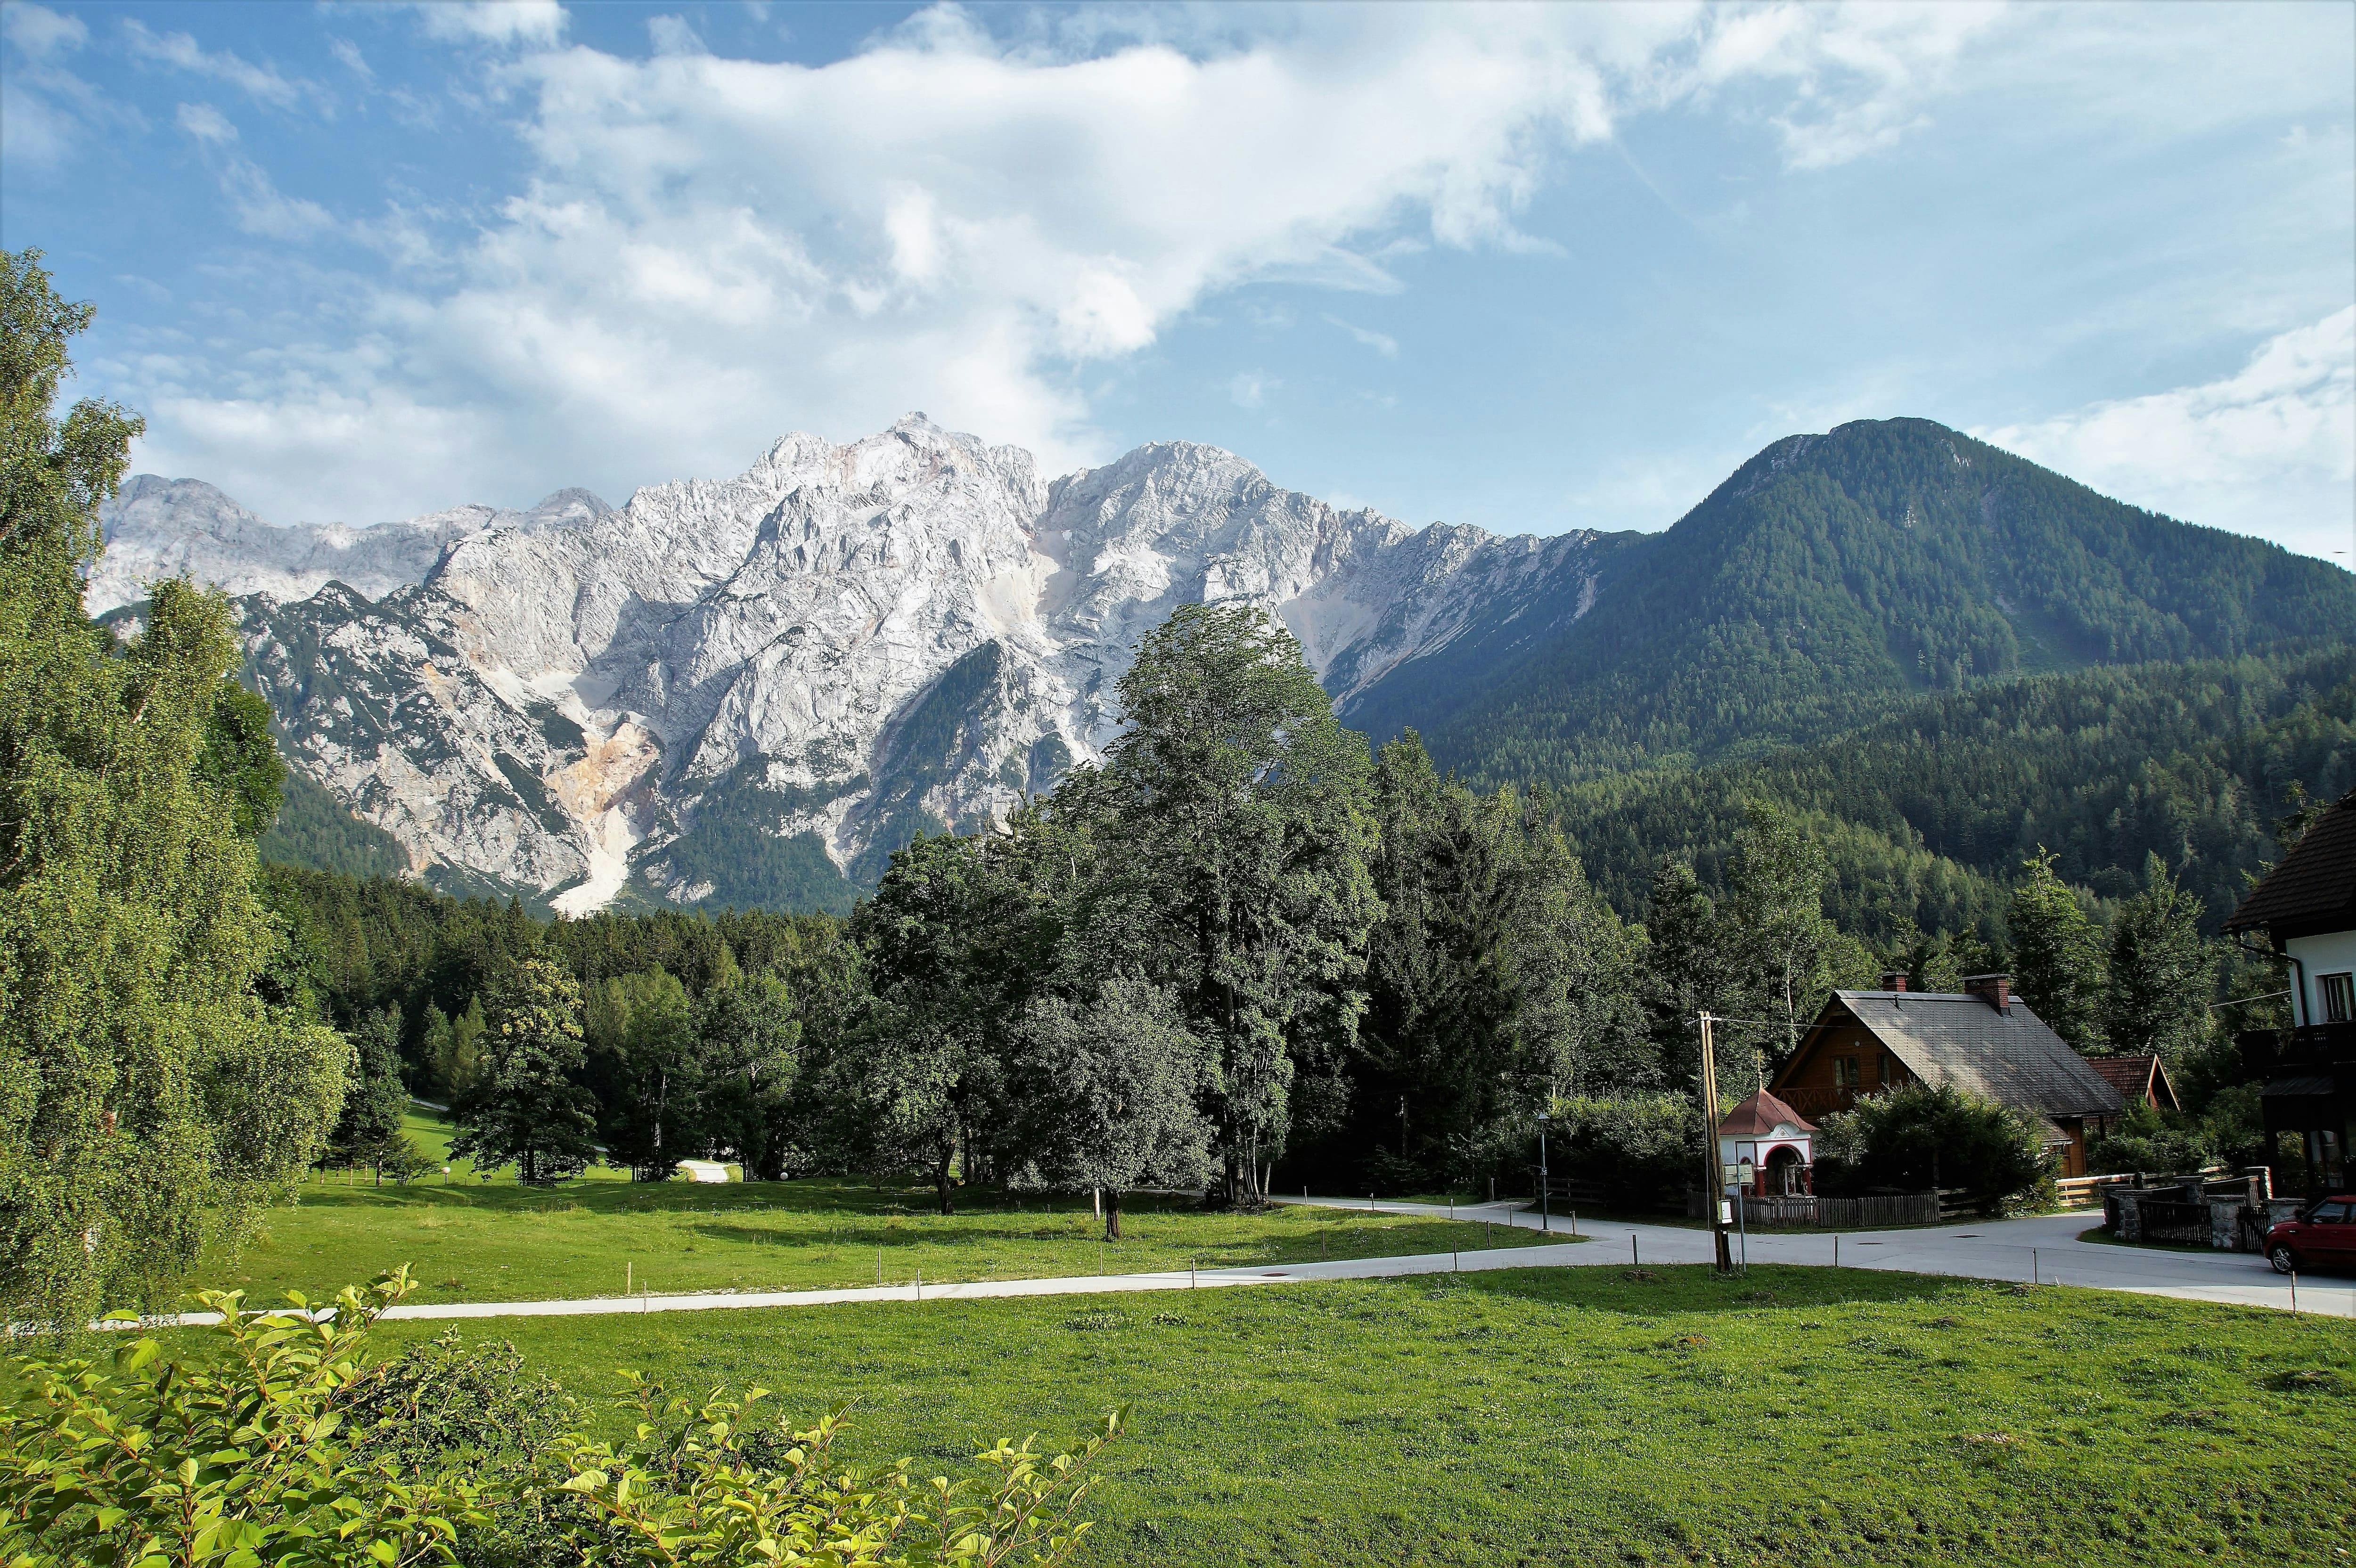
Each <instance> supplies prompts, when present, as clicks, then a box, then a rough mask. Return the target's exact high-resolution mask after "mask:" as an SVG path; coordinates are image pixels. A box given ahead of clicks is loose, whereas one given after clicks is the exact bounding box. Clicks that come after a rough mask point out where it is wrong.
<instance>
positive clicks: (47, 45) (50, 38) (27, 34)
mask: <svg viewBox="0 0 2356 1568" xmlns="http://www.w3.org/2000/svg"><path fill="white" fill-rule="evenodd" d="M0 36H5V37H6V38H7V40H8V41H9V42H10V43H12V44H14V45H16V48H18V49H20V50H22V51H23V52H24V54H25V56H26V58H27V59H36V60H45V59H48V58H49V57H50V56H52V55H59V54H64V53H66V52H67V51H69V50H71V49H78V48H81V47H82V45H84V44H86V43H88V42H90V28H89V27H86V26H84V25H83V23H82V20H81V18H80V17H79V16H61V15H59V13H57V12H55V11H52V10H50V9H49V8H48V6H46V5H27V4H15V3H12V4H10V5H0Z"/></svg>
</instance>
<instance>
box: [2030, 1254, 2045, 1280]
mask: <svg viewBox="0 0 2356 1568" xmlns="http://www.w3.org/2000/svg"><path fill="white" fill-rule="evenodd" d="M2044 1283H2045V1282H2044V1281H2043V1280H2042V1279H2040V1278H2039V1277H2038V1273H2037V1249H2036V1248H2035V1247H2031V1248H2029V1284H2031V1285H2042V1284H2044Z"/></svg>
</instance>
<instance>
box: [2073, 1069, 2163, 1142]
mask: <svg viewBox="0 0 2356 1568" xmlns="http://www.w3.org/2000/svg"><path fill="white" fill-rule="evenodd" d="M2086 1065H2087V1066H2089V1067H2091V1068H2093V1069H2094V1071H2095V1072H2099V1073H2101V1074H2102V1075H2103V1079H2104V1082H2105V1083H2108V1084H2110V1086H2111V1087H2112V1088H2114V1089H2115V1090H2117V1091H2118V1092H2119V1098H2120V1099H2121V1100H2123V1101H2125V1102H2126V1104H2127V1105H2128V1106H2135V1105H2149V1106H2151V1107H2152V1108H2153V1109H2154V1110H2158V1111H2176V1110H2181V1109H2183V1107H2182V1106H2180V1105H2179V1104H2177V1102H2176V1085H2175V1084H2174V1083H2170V1082H2169V1077H2168V1069H2167V1067H2166V1066H2165V1065H2163V1064H2162V1063H2161V1061H2160V1060H2159V1058H2158V1057H2157V1056H2095V1057H2089V1058H2088V1059H2087V1061H2086ZM2116 1119H2117V1118H2115V1117H2112V1116H2103V1117H2098V1118H2096V1124H2095V1130H2096V1131H2098V1132H2104V1133H2107V1132H2109V1131H2110V1130H2111V1127H2112V1125H2113V1124H2114V1123H2115V1121H2116Z"/></svg>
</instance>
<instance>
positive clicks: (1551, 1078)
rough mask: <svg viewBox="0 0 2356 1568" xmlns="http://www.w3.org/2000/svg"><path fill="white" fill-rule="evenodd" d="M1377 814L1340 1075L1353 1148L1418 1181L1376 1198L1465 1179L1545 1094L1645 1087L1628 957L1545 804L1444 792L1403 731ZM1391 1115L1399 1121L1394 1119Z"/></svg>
mask: <svg viewBox="0 0 2356 1568" xmlns="http://www.w3.org/2000/svg"><path fill="white" fill-rule="evenodd" d="M1374 812H1375V816H1376V824H1377V828H1378V834H1377V838H1376V848H1375V851H1374V854H1373V856H1372V860H1371V865H1372V871H1373V876H1374V880H1375V886H1376V892H1377V893H1378V894H1379V896H1380V897H1381V899H1382V901H1383V909H1384V914H1383V918H1382V920H1381V921H1380V922H1378V923H1376V926H1375V927H1374V929H1373V931H1372V933H1370V934H1369V937H1368V940H1367V961H1366V981H1365V987H1366V994H1367V1008H1366V1012H1365V1017H1364V1019H1362V1020H1361V1025H1360V1029H1359V1038H1358V1054H1357V1057H1356V1058H1355V1060H1354V1061H1353V1062H1352V1068H1351V1076H1352V1078H1353V1080H1354V1081H1355V1092H1356V1097H1357V1101H1358V1105H1357V1115H1356V1119H1355V1122H1354V1124H1353V1125H1354V1127H1355V1136H1356V1137H1357V1139H1358V1140H1359V1141H1360V1142H1361V1143H1362V1144H1364V1145H1365V1146H1367V1147H1378V1148H1381V1149H1382V1151H1383V1153H1384V1155H1385V1156H1386V1157H1389V1156H1390V1155H1391V1153H1392V1149H1391V1147H1389V1146H1388V1137H1390V1136H1396V1137H1397V1138H1398V1146H1397V1150H1396V1157H1397V1158H1398V1160H1400V1161H1405V1162H1407V1165H1408V1170H1409V1172H1415V1173H1419V1174H1404V1173H1401V1172H1398V1171H1390V1172H1389V1180H1388V1182H1385V1181H1382V1180H1379V1179H1378V1181H1377V1185H1387V1184H1388V1185H1395V1184H1397V1183H1398V1182H1399V1181H1401V1180H1404V1181H1405V1182H1406V1183H1407V1184H1408V1185H1410V1186H1423V1185H1428V1184H1429V1183H1430V1180H1431V1179H1434V1178H1440V1179H1451V1180H1457V1181H1477V1179H1478V1176H1479V1171H1480V1169H1481V1168H1485V1167H1486V1166H1487V1165H1489V1164H1492V1163H1494V1160H1495V1159H1496V1158H1497V1157H1498V1156H1499V1153H1500V1149H1499V1148H1498V1147H1496V1141H1495V1136H1494V1135H1495V1134H1496V1133H1497V1132H1498V1131H1499V1130H1500V1129H1501V1128H1504V1127H1508V1126H1510V1127H1515V1128H1519V1127H1523V1126H1524V1125H1525V1124H1527V1123H1528V1120H1529V1116H1530V1115H1531V1114H1532V1113H1533V1112H1535V1111H1536V1110H1537V1109H1538V1108H1539V1107H1541V1106H1543V1105H1544V1104H1546V1102H1547V1097H1548V1096H1549V1095H1550V1094H1552V1093H1555V1092H1557V1091H1558V1090H1561V1089H1568V1088H1577V1087H1580V1086H1582V1085H1585V1084H1592V1083H1629V1082H1635V1081H1641V1080H1643V1079H1644V1078H1646V1077H1648V1076H1651V1075H1653V1073H1654V1071H1655V1069H1654V1063H1653V1053H1652V1051H1651V1048H1650V1044H1649V1042H1648V1041H1647V1040H1645V1039H1644V1019H1643V1016H1642V1013H1641V1010H1640V1008H1639V1007H1638V998H1637V981H1638V942H1637V939H1636V937H1635V936H1634V935H1633V933H1630V932H1629V931H1628V930H1627V928H1626V927H1625V926H1623V925H1622V923H1621V922H1620V920H1619V918H1618V916H1617V915H1615V914H1614V913H1613V912H1612V910H1611V909H1610V907H1609V906H1608V905H1606V904H1605V903H1604V902H1603V901H1602V900H1601V898H1600V897H1598V896H1597V895H1596V894H1595V892H1594V891H1593V890H1592V889H1591V888H1590V886H1589V885H1588V883H1587V880H1586V877H1585V875H1584V873H1583V871H1582V870H1581V869H1580V862H1579V859H1578V857H1577V856H1576V855H1574V854H1573V853H1572V852H1571V850H1570V847H1569V843H1568V842H1566V840H1565V839H1564V837H1563V836H1562V832H1561V828H1560V827H1559V825H1558V823H1557V821H1556V819H1555V816H1554V811H1553V803H1552V802H1551V800H1549V799H1548V798H1547V797H1546V796H1545V795H1537V796H1534V797H1532V798H1529V799H1524V798H1523V797H1522V796H1521V795H1518V794H1517V793H1516V792H1515V791H1513V790H1511V789H1502V790H1499V791H1497V792H1496V793H1494V795H1488V796H1485V797H1484V796H1479V795H1474V794H1473V793H1472V791H1471V790H1469V789H1466V788H1465V787H1464V786H1463V785H1462V784H1458V783H1456V782H1455V781H1453V780H1446V781H1443V780H1441V779H1440V777H1439V776H1438V774H1437V773H1436V772H1435V771H1434V770H1433V768H1432V766H1431V762H1430V758H1429V757H1428V756H1427V755H1426V754H1425V752H1424V750H1423V747H1422V745H1421V743H1420V742H1419V741H1418V739H1417V738H1416V736H1415V733H1414V731H1408V733H1407V734H1406V735H1405V736H1403V737H1401V738H1400V739H1399V740H1398V741H1392V742H1391V743H1390V744H1388V745H1387V746H1385V747H1384V748H1383V749H1382V752H1381V753H1380V754H1379V756H1378V757H1377V758H1376V766H1375V804H1374ZM1394 1105H1398V1106H1399V1107H1401V1108H1402V1109H1403V1110H1405V1111H1407V1112H1408V1115H1403V1116H1401V1117H1399V1118H1398V1120H1396V1121H1394V1120H1393V1119H1392V1116H1391V1115H1390V1113H1391V1111H1392V1107H1393V1106H1394ZM1516 1136H1517V1135H1516ZM1506 1157H1507V1158H1509V1160H1510V1162H1511V1163H1512V1164H1513V1165H1515V1166H1516V1167H1518V1166H1519V1165H1520V1164H1521V1163H1522V1162H1523V1158H1522V1157H1521V1156H1520V1155H1519V1154H1518V1153H1515V1154H1512V1155H1509V1156H1506ZM1386 1170H1387V1171H1388V1167H1387V1166H1386Z"/></svg>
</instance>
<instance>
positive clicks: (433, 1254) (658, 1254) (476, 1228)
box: [197, 1113, 1569, 1304]
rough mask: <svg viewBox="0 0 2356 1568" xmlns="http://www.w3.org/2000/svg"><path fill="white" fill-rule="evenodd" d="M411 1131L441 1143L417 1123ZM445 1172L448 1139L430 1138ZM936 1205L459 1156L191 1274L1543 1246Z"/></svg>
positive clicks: (1389, 1227) (1315, 1226) (1343, 1214)
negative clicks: (552, 1172)
mask: <svg viewBox="0 0 2356 1568" xmlns="http://www.w3.org/2000/svg"><path fill="white" fill-rule="evenodd" d="M413 1119H414V1120H415V1121H416V1122H418V1123H419V1124H421V1125H419V1126H414V1127H412V1129H411V1136H412V1140H413V1141H415V1142H416V1143H417V1144H418V1145H419V1147H421V1148H425V1147H429V1145H428V1143H427V1139H428V1137H431V1136H442V1134H441V1129H440V1128H439V1125H438V1124H435V1123H433V1122H432V1121H430V1119H429V1118H428V1117H427V1116H425V1115H424V1114H423V1113H419V1114H418V1115H416V1116H415V1117H414V1118H413ZM431 1147H433V1157H434V1160H435V1163H436V1164H437V1165H438V1164H439V1163H440V1162H441V1156H442V1153H443V1151H444V1149H445V1148H446V1147H447V1146H446V1142H444V1143H442V1144H439V1145H434V1146H431ZM1121 1228H1122V1232H1123V1239H1122V1240H1121V1241H1119V1242H1118V1243H1112V1244H1110V1245H1106V1244H1103V1243H1100V1242H1099V1241H1098V1237H1099V1236H1100V1235H1101V1233H1102V1232H1103V1225H1102V1223H1101V1221H1098V1218H1097V1217H1096V1215H1095V1213H1094V1212H1093V1211H1091V1210H1090V1208H1089V1206H1088V1203H1087V1200H1085V1199H1078V1200H1074V1199H1068V1198H1066V1199H1057V1200H1052V1201H1050V1200H1042V1199H1040V1198H1039V1197H1037V1196H1036V1195H1022V1196H1019V1197H1016V1198H1009V1197H1006V1196H1005V1195H1003V1194H1000V1193H996V1192H989V1191H983V1192H975V1193H969V1194H960V1195H959V1198H958V1212H957V1213H956V1214H954V1215H951V1216H948V1217H943V1216H942V1215H940V1214H939V1213H937V1212H936V1211H934V1200H933V1194H932V1189H930V1188H905V1189H900V1188H880V1189H879V1188H876V1187H873V1186H871V1185H870V1184H868V1183H866V1182H864V1181H853V1180H833V1179H812V1180H805V1181H789V1182H761V1183H755V1184H752V1185H744V1184H739V1183H731V1184H728V1185H726V1186H720V1185H711V1186H703V1185H698V1184H695V1183H691V1182H684V1181H667V1182H655V1183H632V1182H626V1181H586V1182H568V1183H566V1184H564V1185H562V1186H560V1187H557V1188H554V1189H529V1188H525V1187H522V1186H520V1185H519V1184H518V1183H517V1182H515V1181H514V1180H513V1179H494V1180H492V1181H489V1182H485V1181H482V1180H480V1179H477V1177H475V1176H474V1175H473V1174H472V1173H471V1171H470V1170H469V1168H466V1167H465V1166H460V1167H458V1168H456V1169H455V1171H454V1173H453V1174H452V1175H450V1176H447V1177H444V1176H441V1175H439V1174H436V1175H434V1176H432V1177H428V1178H426V1179H423V1180H416V1181H412V1182H411V1183H409V1184H408V1185H407V1186H405V1187H404V1186H401V1185H398V1184H395V1183H392V1182H387V1183H385V1184H384V1185H382V1186H376V1185H373V1184H371V1183H370V1182H369V1179H368V1177H367V1175H366V1173H364V1172H363V1173H361V1174H360V1176H359V1179H358V1181H357V1183H356V1184H355V1183H352V1182H348V1180H347V1179H346V1178H345V1176H344V1175H343V1174H342V1173H329V1174H328V1175H327V1177H325V1178H324V1179H315V1180H313V1181H312V1182H310V1183H308V1184H307V1185H306V1186H305V1188H304V1189H303V1193H302V1197H301V1200H300V1201H299V1202H297V1203H296V1204H295V1205H293V1206H292V1207H288V1208H282V1209H278V1210H273V1211H271V1212H270V1213H269V1214H268V1215H267V1216H265V1224H264V1230H263V1232H262V1236H261V1238H260V1239H259V1240H257V1241H256V1242H254V1243H252V1244H250V1245H249V1246H248V1247H247V1248H246V1249H245V1250H244V1252H243V1253H241V1254H240V1255H238V1256H236V1257H234V1258H230V1257H226V1256H216V1257H214V1258H212V1259H209V1260H208V1261H207V1263H206V1264H204V1265H203V1266H202V1267H200V1268H199V1270H198V1274H197V1278H198V1280H199V1281H201V1282H203V1283H204V1284H206V1285H220V1286H223V1287H227V1288H238V1289H243V1290H245V1291H246V1292H247V1296H248V1299H249V1300H251V1301H252V1302H254V1303H256V1304H262V1303H269V1302H275V1301H277V1300H278V1299H279V1297H280V1295H281V1293H282V1292H284V1291H286V1290H289V1289H294V1290H300V1291H303V1292H304V1293H305V1294H306V1295H310V1296H332V1295H333V1294H334V1293H335V1291H336V1290H337V1288H338V1287H339V1286H341V1285H346V1284H351V1283H356V1282H359V1281H365V1280H368V1279H369V1278H372V1277H373V1276H374V1275H377V1274H378V1273H380V1272H381V1271H383V1270H385V1269H388V1268H391V1267H393V1266H395V1265H396V1264H410V1265H411V1272H412V1275H414V1276H415V1278H416V1279H417V1280H418V1281H419V1283H420V1289H419V1290H418V1291H417V1293H416V1295H415V1296H412V1300H416V1301H425V1302H432V1301H505V1300H546V1299H552V1298H555V1297H560V1296H620V1295H623V1294H624V1293H625V1289H626V1285H643V1286H644V1287H646V1288H647V1289H648V1290H650V1291H653V1292H656V1293H659V1294H667V1293H672V1292H681V1291H695V1290H786V1289H821V1288H828V1287H840V1286H844V1285H873V1284H875V1283H876V1282H877V1277H878V1275H879V1272H880V1274H881V1276H882V1279H883V1282H884V1283H886V1284H905V1283H906V1282H907V1281H909V1280H910V1279H912V1278H915V1277H916V1276H917V1275H922V1276H923V1277H924V1278H925V1279H926V1280H937V1281H941V1282H944V1283H947V1282H950V1281H962V1280H980V1279H1021V1278H1036V1277H1043V1276H1051V1275H1087V1274H1095V1273H1098V1272H1103V1273H1107V1274H1126V1273H1132V1272H1140V1271H1152V1270H1162V1269H1184V1268H1187V1267H1190V1266H1201V1267H1204V1268H1217V1267H1228V1266H1241V1265H1258V1264H1276V1263H1299V1262H1304V1261H1308V1260H1312V1259H1316V1258H1356V1257H1383V1256H1395V1255H1398V1254H1400V1253H1432V1252H1448V1251H1450V1250H1451V1249H1462V1250H1464V1251H1468V1252H1469V1251H1472V1250H1474V1249H1476V1248H1482V1247H1507V1246H1527V1245H1532V1244H1535V1243H1538V1242H1541V1241H1547V1240H1553V1241H1557V1242H1560V1241H1566V1240H1568V1239H1569V1238H1567V1237H1562V1236H1556V1237H1551V1238H1547V1237H1541V1236H1537V1235H1536V1234H1534V1233H1533V1232H1529V1231H1514V1230H1508V1229H1505V1228H1501V1227H1496V1226H1491V1225H1484V1224H1478V1223H1474V1222H1472V1221H1457V1222H1453V1223H1451V1221H1447V1220H1444V1219H1443V1220H1430V1219H1424V1218H1420V1217H1417V1216H1412V1215H1400V1214H1375V1213H1361V1212H1352V1211H1342V1210H1331V1209H1301V1208H1279V1209H1273V1210H1269V1211H1266V1212H1263V1213H1259V1214H1214V1213H1205V1212H1204V1211H1202V1210H1201V1208H1200V1206H1199V1205H1198V1204H1197V1202H1196V1201H1195V1200H1194V1199H1192V1198H1152V1197H1148V1196H1145V1195H1142V1194H1135V1193H1132V1194H1130V1196H1129V1197H1128V1199H1127V1200H1126V1201H1125V1202H1124V1204H1123V1208H1122V1224H1121Z"/></svg>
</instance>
